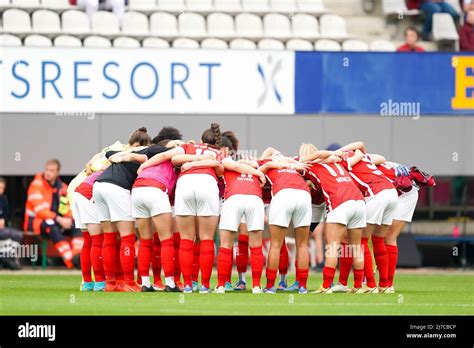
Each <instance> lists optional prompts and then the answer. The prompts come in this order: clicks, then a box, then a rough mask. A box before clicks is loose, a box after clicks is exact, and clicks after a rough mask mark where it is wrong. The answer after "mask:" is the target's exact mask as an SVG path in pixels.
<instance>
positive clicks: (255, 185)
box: [224, 170, 262, 199]
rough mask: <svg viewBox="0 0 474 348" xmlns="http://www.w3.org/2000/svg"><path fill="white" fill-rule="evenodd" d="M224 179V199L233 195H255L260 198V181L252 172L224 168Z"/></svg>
mask: <svg viewBox="0 0 474 348" xmlns="http://www.w3.org/2000/svg"><path fill="white" fill-rule="evenodd" d="M224 180H225V193H224V199H228V198H229V197H231V196H233V195H255V196H258V197H260V198H262V188H261V187H260V181H259V180H258V178H257V177H256V176H253V175H252V174H241V173H238V172H235V171H233V170H226V171H225V172H224Z"/></svg>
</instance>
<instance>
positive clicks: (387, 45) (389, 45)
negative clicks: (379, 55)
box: [369, 40, 397, 52]
mask: <svg viewBox="0 0 474 348" xmlns="http://www.w3.org/2000/svg"><path fill="white" fill-rule="evenodd" d="M369 48H370V50H371V51H376V52H394V51H396V50H397V48H396V47H395V45H394V44H393V42H391V41H387V40H374V41H372V42H371V43H370V45H369Z"/></svg>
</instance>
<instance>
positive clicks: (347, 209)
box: [326, 200, 366, 230]
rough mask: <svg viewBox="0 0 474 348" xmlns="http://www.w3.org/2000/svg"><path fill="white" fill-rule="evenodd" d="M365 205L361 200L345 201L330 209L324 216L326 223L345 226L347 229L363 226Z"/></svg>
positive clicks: (364, 224)
mask: <svg viewBox="0 0 474 348" xmlns="http://www.w3.org/2000/svg"><path fill="white" fill-rule="evenodd" d="M365 214H366V207H365V202H364V201H362V200H358V201H354V200H350V201H346V202H344V203H342V204H341V205H339V206H337V207H336V208H335V209H334V210H331V211H330V212H329V213H328V214H327V216H326V223H336V224H342V225H345V226H347V229H349V230H350V229H353V228H364V227H365V226H366V223H365V216H366V215H365Z"/></svg>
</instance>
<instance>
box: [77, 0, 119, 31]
mask: <svg viewBox="0 0 474 348" xmlns="http://www.w3.org/2000/svg"><path fill="white" fill-rule="evenodd" d="M69 2H70V4H71V5H74V6H77V7H79V8H82V9H85V10H86V13H87V14H88V15H89V17H91V18H92V15H93V14H94V13H96V12H97V11H98V10H99V9H100V10H108V11H110V10H112V12H113V13H114V14H115V15H116V16H117V18H118V21H119V23H120V26H121V25H122V19H123V15H124V13H125V6H126V5H127V4H126V2H125V0H69ZM127 2H128V1H127Z"/></svg>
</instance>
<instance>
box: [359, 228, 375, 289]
mask: <svg viewBox="0 0 474 348" xmlns="http://www.w3.org/2000/svg"><path fill="white" fill-rule="evenodd" d="M361 245H362V248H363V249H364V276H365V278H366V279H367V286H368V287H371V288H374V287H375V286H376V284H375V276H374V266H373V265H372V254H371V253H370V248H369V239H368V238H364V237H363V238H362V242H361Z"/></svg>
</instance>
